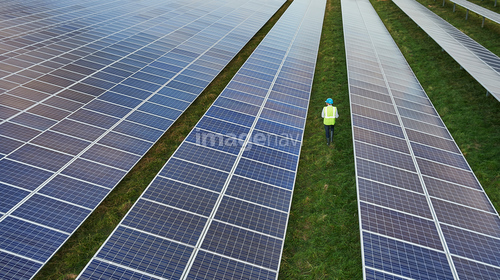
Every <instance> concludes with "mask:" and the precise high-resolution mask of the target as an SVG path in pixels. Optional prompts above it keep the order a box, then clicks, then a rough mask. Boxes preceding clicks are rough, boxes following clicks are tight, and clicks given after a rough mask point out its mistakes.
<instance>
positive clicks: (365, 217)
mask: <svg viewBox="0 0 500 280" xmlns="http://www.w3.org/2000/svg"><path fill="white" fill-rule="evenodd" d="M342 18H343V25H344V39H345V47H346V57H347V68H348V76H349V93H350V103H351V115H352V123H353V143H354V154H355V160H356V181H357V190H358V203H359V204H358V205H359V215H360V228H361V241H362V248H363V251H362V254H363V273H364V278H365V279H495V278H497V276H498V272H499V269H500V266H499V265H500V263H499V262H498V260H497V257H496V255H495V254H496V253H498V249H499V244H500V243H499V242H498V238H499V233H500V219H499V216H498V214H497V213H496V211H495V210H494V208H493V206H492V205H491V203H490V201H489V199H488V197H487V196H486V194H485V193H484V191H483V189H482V187H481V185H480V184H479V182H478V180H477V179H476V177H475V176H474V173H472V170H471V169H470V167H469V165H468V164H467V162H466V161H465V158H464V157H463V155H462V154H461V153H460V150H459V149H458V147H457V145H456V144H455V143H454V141H453V139H452V138H451V136H450V134H449V132H448V130H447V129H446V127H445V126H444V124H443V122H442V120H441V119H440V117H439V115H438V114H437V112H436V111H435V109H434V107H433V106H432V103H431V102H430V101H429V99H428V97H427V95H426V94H425V92H424V90H423V89H422V87H421V86H420V84H419V82H418V80H417V79H416V77H415V76H414V74H413V72H412V71H411V69H410V68H409V66H408V64H407V62H406V60H405V59H404V57H403V56H402V54H401V52H400V51H399V49H398V47H397V45H396V44H395V43H394V41H393V40H392V38H391V37H390V34H389V33H388V32H387V30H386V29H385V26H384V24H383V23H382V21H381V20H380V19H379V18H378V16H377V14H376V12H375V10H374V9H373V7H372V6H371V4H370V2H369V1H366V0H342Z"/></svg>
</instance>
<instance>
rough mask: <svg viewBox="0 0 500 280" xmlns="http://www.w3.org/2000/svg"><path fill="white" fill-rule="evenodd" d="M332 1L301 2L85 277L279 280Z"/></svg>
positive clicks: (217, 103) (224, 94) (282, 20)
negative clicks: (318, 59)
mask: <svg viewBox="0 0 500 280" xmlns="http://www.w3.org/2000/svg"><path fill="white" fill-rule="evenodd" d="M311 2H312V1H311ZM309 5H311V6H313V7H314V8H310V9H307V8H308V6H309ZM324 6H325V3H324V1H316V2H314V3H310V1H294V2H293V3H292V4H291V6H290V7H289V8H288V9H287V11H286V12H285V14H284V15H283V16H282V17H281V18H280V20H279V21H278V23H277V24H276V25H275V26H274V28H273V29H272V30H271V31H270V33H269V34H268V35H267V36H266V38H265V39H264V40H263V41H262V42H261V44H260V45H259V46H258V47H257V49H256V50H255V51H254V53H253V54H252V55H251V57H250V58H249V59H248V60H247V61H246V62H245V64H244V65H243V66H242V68H241V69H240V70H239V72H238V73H237V74H236V75H235V77H234V78H233V79H232V81H231V82H230V83H229V84H228V86H227V87H226V89H225V90H224V91H223V92H222V93H221V95H220V96H219V97H218V99H217V100H216V101H215V102H214V104H213V105H212V106H211V107H210V109H209V110H208V111H207V113H206V114H205V116H204V117H202V119H201V120H200V121H199V123H198V124H197V125H196V127H195V128H194V129H193V131H192V132H191V133H190V134H189V135H188V137H187V138H186V140H185V141H184V142H183V143H182V144H181V145H180V147H179V148H178V149H177V151H176V152H175V153H174V155H173V156H172V157H171V158H170V159H169V161H168V162H167V164H166V165H165V166H164V167H163V169H162V170H161V172H160V173H158V175H157V177H156V178H155V179H154V180H153V182H152V183H151V185H150V186H149V187H148V188H147V189H146V191H145V192H144V194H143V195H142V197H141V198H140V199H139V200H138V202H137V203H136V204H135V205H134V207H133V208H132V209H131V210H130V212H129V213H128V214H127V215H126V217H125V218H124V219H123V221H122V222H121V223H120V225H119V226H118V228H117V229H116V230H115V232H114V233H113V234H112V236H111V237H110V238H109V239H108V241H107V242H106V243H105V244H104V245H103V247H102V248H101V249H100V250H99V252H98V253H97V254H96V256H95V257H94V259H93V260H92V261H91V262H90V264H89V265H88V267H87V268H86V269H85V270H84V272H83V273H82V275H81V276H80V278H81V279H98V278H99V277H103V276H106V277H111V278H120V277H123V278H127V279H129V278H130V277H139V275H143V276H144V277H147V276H151V277H155V276H157V277H166V278H180V277H181V276H183V277H185V278H186V279H208V278H214V279H225V278H238V279H241V278H248V279H254V278H259V279H270V278H271V279H272V278H276V277H277V270H278V267H279V261H280V253H281V248H282V243H283V238H284V233H285V227H286V221H287V218H288V211H289V206H290V201H291V195H292V192H291V191H292V190H293V185H294V181H295V171H296V168H297V164H298V154H299V152H300V146H301V140H302V133H303V129H304V125H305V117H306V109H307V106H308V99H309V93H310V87H311V83H312V77H313V73H314V62H315V60H316V54H317V47H318V43H319V38H320V36H319V35H320V32H321V26H322V16H321V15H322V14H323V12H324ZM306 11H308V12H307V13H306ZM299 49H300V51H297V50H299ZM250 77H251V78H250ZM295 78H296V79H295ZM132 244H134V247H133V248H131V247H130V246H131V245H132ZM151 244H155V245H154V246H151ZM160 246H162V247H163V249H161V250H158V247H160ZM136 252H141V253H140V254H138V255H137V254H136ZM134 272H135V273H134ZM139 272H142V273H141V274H138V273H139Z"/></svg>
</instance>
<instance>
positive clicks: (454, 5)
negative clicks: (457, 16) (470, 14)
mask: <svg viewBox="0 0 500 280" xmlns="http://www.w3.org/2000/svg"><path fill="white" fill-rule="evenodd" d="M456 6H457V4H455V3H453V12H455V7H456Z"/></svg>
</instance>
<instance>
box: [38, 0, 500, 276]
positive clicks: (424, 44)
mask: <svg viewBox="0 0 500 280" xmlns="http://www.w3.org/2000/svg"><path fill="white" fill-rule="evenodd" d="M474 1H475V2H478V3H479V2H480V1H479V0H477V1H476V0H474ZM420 2H421V3H423V4H424V5H426V6H428V7H429V6H430V8H431V9H435V12H436V13H438V14H439V15H440V16H442V17H444V18H446V20H448V21H449V22H451V23H452V24H454V25H455V26H457V27H458V28H459V29H460V30H462V31H463V32H465V33H467V34H468V35H469V36H471V37H472V38H473V39H475V40H476V41H478V42H479V43H480V44H482V45H483V46H485V47H487V48H489V49H490V50H491V51H493V52H494V53H496V54H497V55H499V53H500V49H499V48H500V46H499V44H498V41H499V40H498V39H499V38H500V28H499V26H497V25H494V24H493V23H491V22H487V23H486V26H485V28H481V18H479V17H477V16H471V15H470V16H469V20H468V21H465V11H462V10H457V12H456V13H453V12H452V8H451V5H450V4H449V3H447V6H446V7H444V8H441V6H440V5H441V3H442V2H440V1H437V2H434V1H432V0H425V1H420ZM484 2H488V3H490V4H491V6H492V5H493V2H492V1H484ZM290 3H291V1H287V3H286V4H285V6H284V7H283V8H282V9H281V10H280V11H279V12H278V13H277V14H276V15H275V17H273V19H272V20H271V21H270V22H269V23H268V24H267V25H266V26H265V27H264V28H263V29H262V30H261V31H259V33H258V34H257V36H256V37H255V38H254V39H252V41H251V42H249V44H248V45H247V46H246V47H245V49H244V50H243V51H242V53H241V54H239V55H238V56H237V57H236V58H235V59H234V60H233V61H232V62H231V64H230V65H229V66H228V67H227V68H226V69H224V71H223V73H222V74H221V75H220V76H219V77H218V78H217V79H216V80H215V81H214V82H213V83H212V84H211V85H210V87H209V88H208V89H207V90H206V91H205V92H204V93H203V94H202V95H201V96H200V97H199V98H198V99H197V100H196V101H195V102H194V104H193V106H191V107H190V108H189V109H188V110H187V111H186V112H185V113H184V114H183V115H182V116H181V118H180V119H179V120H178V121H177V122H176V123H175V124H174V126H173V127H172V128H171V129H170V130H169V131H168V132H167V133H166V134H165V135H164V137H162V139H161V140H160V141H159V142H158V143H157V144H156V145H155V146H154V147H153V148H152V149H151V150H150V151H149V152H148V154H146V156H145V157H144V158H143V159H142V160H141V161H140V162H139V164H138V165H137V166H136V167H134V169H133V170H132V171H131V172H130V173H129V175H127V177H126V178H125V179H124V180H123V181H122V182H121V183H120V184H119V185H118V186H117V187H116V188H115V190H114V191H113V192H112V193H111V194H110V195H109V196H108V198H106V200H105V201H104V202H103V203H102V204H101V206H99V208H98V209H97V210H96V211H95V212H94V213H93V214H92V215H91V217H90V218H89V219H87V221H86V222H85V223H84V224H83V225H82V226H81V228H80V229H78V231H77V232H76V233H75V234H74V235H73V236H72V237H71V238H70V240H69V241H68V242H67V243H66V244H65V245H64V246H63V247H62V248H61V250H59V251H58V252H57V253H56V255H55V256H54V257H53V258H52V259H51V261H50V262H49V263H48V264H47V265H46V266H45V267H44V268H43V269H42V270H41V272H40V273H39V274H38V275H37V277H36V278H35V279H73V278H74V277H76V275H77V274H78V273H79V272H80V271H81V270H82V269H83V267H84V266H85V264H86V263H87V262H88V261H89V260H90V259H91V257H92V256H93V255H94V254H95V252H96V251H97V249H98V248H99V247H100V246H101V244H102V243H103V242H104V240H105V239H106V238H107V236H108V235H109V234H110V233H111V231H112V230H113V229H114V228H115V227H116V225H117V224H118V223H119V221H120V220H121V218H122V217H123V216H124V215H125V214H126V212H127V211H128V210H129V209H130V207H131V206H132V204H133V203H134V202H135V200H136V199H137V198H138V197H139V195H140V194H141V193H142V191H143V190H144V189H145V188H146V187H147V185H148V184H149V182H150V181H151V180H152V179H153V177H154V176H155V175H156V173H157V172H158V171H159V170H160V168H161V167H162V166H163V165H164V164H165V162H166V160H167V159H168V158H169V157H170V155H171V154H172V153H173V152H174V151H175V149H176V148H177V147H178V146H179V144H180V143H181V142H182V140H183V139H184V137H185V136H186V135H187V133H188V132H189V131H190V130H191V129H192V127H193V126H194V125H195V124H196V122H197V121H198V120H199V118H200V117H201V116H202V115H203V114H204V113H205V111H206V110H207V109H208V107H210V105H211V103H212V102H213V101H214V100H215V98H216V97H217V95H218V94H219V93H220V92H221V91H222V89H223V88H224V87H225V85H226V84H227V83H228V82H229V81H230V79H231V78H232V76H233V75H234V74H235V73H236V71H237V70H238V68H239V67H240V66H241V65H242V64H243V62H244V60H245V59H246V58H247V57H248V56H249V55H250V54H251V52H252V51H253V49H254V48H255V47H256V46H257V44H258V43H259V42H260V40H262V38H263V37H264V36H265V34H266V33H267V32H268V31H269V30H270V28H271V27H272V25H273V24H274V23H275V22H276V20H277V19H278V18H279V16H280V15H281V13H282V12H283V11H284V9H285V8H286V7H287V6H288V5H289V4H290ZM372 4H373V5H374V7H375V8H376V10H377V12H378V13H379V15H380V17H381V18H382V19H383V21H384V23H385V24H386V26H387V28H388V30H389V31H390V33H391V35H392V36H393V38H394V39H395V41H396V43H398V45H399V47H400V49H401V51H402V53H403V54H404V55H405V57H406V59H407V60H408V62H409V64H410V66H411V67H412V69H413V71H414V72H415V74H416V75H417V77H418V79H419V80H420V82H421V83H422V85H423V87H424V89H425V90H426V92H427V94H428V95H429V97H430V98H431V100H432V102H433V103H434V106H435V107H436V109H437V110H438V112H439V113H440V115H441V117H442V118H443V120H444V122H445V123H446V125H447V127H448V129H449V130H450V132H451V133H452V135H453V137H454V138H455V140H456V141H457V143H458V145H459V147H460V149H461V150H462V152H463V153H464V154H465V156H466V158H467V160H468V162H469V164H470V165H471V167H472V169H473V170H474V172H475V174H476V176H477V177H478V179H479V180H480V182H481V184H482V185H483V187H484V188H485V190H486V192H487V193H488V195H489V196H490V198H491V200H492V202H493V204H494V205H495V206H496V208H497V209H500V144H499V143H500V129H499V128H500V117H499V116H500V103H499V102H497V101H496V99H494V98H493V97H491V96H489V97H486V96H485V91H484V89H483V88H482V87H481V86H480V85H479V84H478V83H477V82H475V80H474V79H473V78H472V77H470V76H469V75H468V74H467V73H466V72H465V71H464V70H461V69H460V67H459V66H458V64H457V63H456V62H455V61H454V60H453V59H451V58H450V57H449V56H448V55H447V54H446V53H444V52H441V49H440V47H439V46H438V45H437V44H436V43H435V42H434V41H433V40H432V39H431V38H429V37H428V36H427V35H426V34H425V33H424V32H423V31H422V30H421V29H420V28H419V27H418V26H416V25H415V24H414V23H413V21H411V19H409V18H408V17H407V16H406V15H405V14H404V13H403V12H401V10H399V8H397V6H395V5H394V4H393V3H392V2H390V1H372ZM328 97H332V98H333V100H334V103H335V105H336V106H337V107H338V108H339V114H340V119H339V120H338V121H337V123H336V128H335V139H334V142H335V143H334V146H333V147H328V146H326V143H325V136H324V130H323V124H322V119H321V115H320V114H321V108H322V107H323V104H324V100H325V99H326V98H328ZM360 248H361V246H360V244H359V226H358V215H357V201H356V185H355V178H354V159H353V151H352V135H351V124H350V112H349V96H348V88H347V74H346V65H345V51H344V43H343V34H342V17H341V12H340V0H331V1H330V0H329V1H328V2H327V9H326V15H325V20H324V27H323V34H322V40H321V45H320V51H319V55H318V61H317V69H316V74H315V78H314V84H313V90H312V94H311V103H310V106H309V112H308V118H307V124H306V131H305V136H304V141H303V146H302V152H301V158H300V163H299V169H298V173H297V179H296V185H295V190H294V197H293V201H292V205H291V212H290V219H289V222H288V228H287V235H286V240H285V247H284V250H283V256H282V262H281V268H280V275H279V279H361V278H362V269H361V267H362V263H361V249H360Z"/></svg>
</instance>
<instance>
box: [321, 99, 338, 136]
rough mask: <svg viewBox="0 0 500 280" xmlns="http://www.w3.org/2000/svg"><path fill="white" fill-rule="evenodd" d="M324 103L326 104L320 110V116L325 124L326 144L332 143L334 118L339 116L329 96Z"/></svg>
mask: <svg viewBox="0 0 500 280" xmlns="http://www.w3.org/2000/svg"><path fill="white" fill-rule="evenodd" d="M325 103H326V106H325V107H323V111H321V117H322V118H323V124H324V125H325V133H326V144H327V145H330V143H333V129H334V128H335V119H336V118H338V117H339V112H338V111H337V107H334V106H333V100H332V99H331V98H328V99H327V100H326V101H325Z"/></svg>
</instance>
